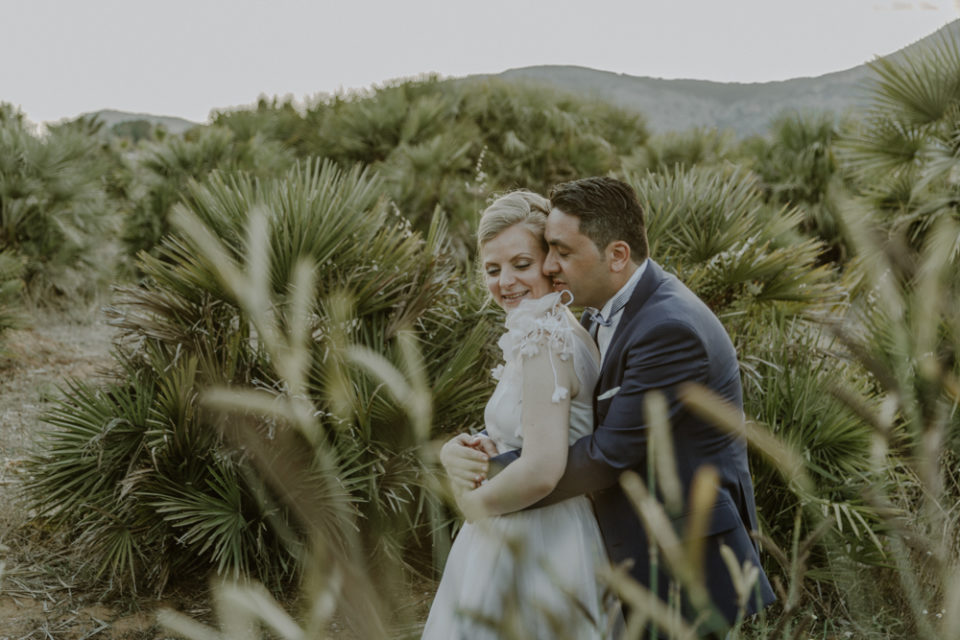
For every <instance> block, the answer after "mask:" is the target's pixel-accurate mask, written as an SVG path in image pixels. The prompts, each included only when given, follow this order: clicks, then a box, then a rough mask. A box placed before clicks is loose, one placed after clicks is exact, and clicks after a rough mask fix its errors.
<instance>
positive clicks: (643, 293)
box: [604, 258, 664, 368]
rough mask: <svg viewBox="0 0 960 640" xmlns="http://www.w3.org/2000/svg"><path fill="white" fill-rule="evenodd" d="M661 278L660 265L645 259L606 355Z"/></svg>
mask: <svg viewBox="0 0 960 640" xmlns="http://www.w3.org/2000/svg"><path fill="white" fill-rule="evenodd" d="M663 276H664V273H663V269H661V268H660V265H658V264H657V263H656V262H654V261H653V260H651V259H649V258H647V266H646V268H645V269H644V271H643V275H641V276H640V280H639V281H638V282H637V286H636V287H634V289H633V294H632V295H631V296H630V299H629V300H627V306H625V307H624V308H623V314H622V315H621V316H620V322H618V323H617V330H616V331H614V332H613V337H612V338H611V339H610V346H609V348H608V350H607V353H608V354H609V353H610V352H611V351H613V350H615V349H617V348H619V347H618V346H617V342H618V341H619V340H620V338H621V337H623V334H624V332H626V330H627V326H628V325H629V324H630V321H631V320H633V317H634V316H635V315H637V313H638V312H639V311H640V309H641V308H642V307H643V305H644V304H646V302H647V300H649V299H650V296H651V295H653V292H654V291H656V289H657V287H659V286H660V282H661V281H662V280H663ZM614 360H615V358H610V357H607V358H604V365H608V364H610V363H611V362H613V361H614ZM604 368H606V367H604Z"/></svg>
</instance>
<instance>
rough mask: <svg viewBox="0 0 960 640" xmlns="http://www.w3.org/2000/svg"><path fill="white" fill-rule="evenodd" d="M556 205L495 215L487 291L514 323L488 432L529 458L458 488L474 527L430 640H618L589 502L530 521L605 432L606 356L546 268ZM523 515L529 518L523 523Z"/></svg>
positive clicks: (526, 199)
mask: <svg viewBox="0 0 960 640" xmlns="http://www.w3.org/2000/svg"><path fill="white" fill-rule="evenodd" d="M549 210H550V205H549V202H548V201H547V200H546V198H543V197H541V196H539V195H537V194H535V193H532V192H529V191H515V192H512V193H509V194H507V195H505V196H502V197H501V198H499V199H498V200H496V201H495V202H494V203H493V204H492V205H491V206H490V207H489V208H487V209H486V211H484V213H483V215H482V217H481V219H480V225H479V229H478V233H477V236H478V245H479V250H480V258H481V264H482V269H483V275H484V279H485V281H486V285H487V288H488V289H489V291H490V294H491V296H492V297H493V299H494V301H495V302H496V303H497V304H499V305H500V306H501V307H503V309H504V310H505V311H506V312H507V317H506V332H505V333H504V334H503V336H502V337H501V338H500V341H499V343H498V344H499V346H500V348H501V349H502V350H503V358H504V363H503V364H502V365H501V366H499V367H497V369H495V370H494V378H495V379H497V381H498V382H497V386H496V389H495V390H494V392H493V395H492V396H491V397H490V401H489V402H488V403H487V407H486V411H485V413H484V421H485V425H486V430H487V434H488V435H489V436H490V438H491V439H492V441H493V442H494V443H495V444H496V446H497V449H498V452H499V453H502V452H504V451H508V450H512V449H521V447H522V451H521V454H520V458H519V459H518V460H517V461H516V462H514V463H513V464H511V465H509V466H507V467H506V468H505V469H504V470H503V471H501V472H500V473H499V474H498V475H496V476H495V477H494V478H492V479H490V480H489V481H486V482H483V483H482V484H479V486H477V487H476V488H473V483H472V482H470V483H464V482H460V483H457V482H456V479H452V480H454V485H455V489H454V492H455V495H456V499H457V504H458V506H459V507H460V509H461V511H462V512H463V514H464V516H465V518H466V520H467V523H466V524H465V525H464V526H463V528H462V529H461V530H460V532H459V534H458V536H457V539H456V540H455V541H454V544H453V547H452V549H451V551H450V555H449V557H448V559H447V564H446V568H445V570H444V573H443V577H442V579H441V581H440V586H439V588H438V590H437V595H436V598H435V599H434V601H433V605H432V607H431V609H430V615H429V617H428V619H427V623H426V626H425V627H424V631H423V638H424V639H430V640H432V639H437V640H441V639H442V640H449V639H454V638H457V639H459V638H463V639H470V640H473V639H477V638H496V637H499V636H500V631H504V632H506V630H508V629H509V630H511V631H513V632H514V635H515V636H516V637H525V638H558V637H569V638H607V637H610V636H611V635H612V632H611V631H610V627H611V626H612V625H611V623H610V622H609V621H608V617H609V616H608V609H609V608H610V604H611V602H610V599H609V598H608V597H607V596H606V595H605V592H604V590H603V588H602V587H601V585H599V584H598V582H597V579H596V575H595V574H596V570H597V569H598V568H599V567H602V566H604V565H605V564H606V563H607V559H606V555H605V552H604V547H603V541H602V538H601V537H600V530H599V527H598V525H597V522H596V519H595V517H594V514H593V510H592V507H591V505H590V502H589V500H588V498H587V497H586V496H582V495H581V496H577V497H574V498H570V499H567V500H563V501H561V502H557V503H555V504H552V505H550V506H546V507H540V508H533V509H527V510H522V509H525V508H526V507H529V506H530V505H533V504H534V503H536V502H537V501H539V500H540V499H541V498H544V497H546V496H547V494H549V493H550V492H551V490H552V489H553V488H554V486H555V485H556V483H557V481H558V480H559V479H560V476H561V475H562V473H563V470H564V467H565V465H566V457H567V448H568V446H569V445H570V444H571V443H572V442H574V441H575V440H577V439H578V438H580V437H581V436H584V435H587V434H589V433H591V432H592V431H593V403H592V395H593V388H594V385H595V384H596V381H597V377H598V375H599V370H600V365H599V359H600V356H599V352H598V350H597V347H596V345H595V344H594V342H593V339H592V338H591V337H590V335H589V334H588V333H587V332H586V330H585V329H584V328H583V327H581V326H580V324H579V323H578V322H577V320H576V319H575V318H574V317H573V315H572V314H571V313H570V311H569V309H568V308H567V305H568V304H569V303H570V302H571V300H570V294H569V292H555V291H553V286H552V283H551V281H550V279H549V278H547V277H546V276H545V275H544V274H543V272H542V270H541V267H542V265H543V261H544V258H545V257H546V253H547V246H546V242H545V241H544V238H543V229H544V224H545V221H546V216H547V213H548V212H549ZM521 510H522V511H521Z"/></svg>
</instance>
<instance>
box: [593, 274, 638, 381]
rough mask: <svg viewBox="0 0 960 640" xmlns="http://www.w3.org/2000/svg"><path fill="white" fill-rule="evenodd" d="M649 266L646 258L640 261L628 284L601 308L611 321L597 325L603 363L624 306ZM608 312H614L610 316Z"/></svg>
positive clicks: (605, 316)
mask: <svg viewBox="0 0 960 640" xmlns="http://www.w3.org/2000/svg"><path fill="white" fill-rule="evenodd" d="M646 268H647V260H646V259H644V261H643V262H641V263H640V266H638V267H637V270H636V271H634V272H633V275H631V276H630V279H629V280H627V282H626V284H624V285H623V286H622V287H620V290H619V291H617V293H616V294H614V296H613V297H612V298H610V299H609V300H607V302H606V304H604V305H603V309H601V310H600V315H601V316H603V317H604V318H605V319H606V320H609V321H610V326H609V327H605V326H603V325H600V326H599V327H597V346H598V347H599V348H600V362H601V363H603V361H604V359H605V358H606V355H607V347H609V346H610V341H611V340H612V339H613V334H614V333H616V331H617V325H619V324H620V317H621V316H622V315H623V308H624V307H625V306H626V302H627V301H628V300H630V298H631V297H632V296H633V290H634V289H636V288H637V283H638V282H639V281H640V276H642V275H643V272H644V271H645V270H646ZM620 301H622V304H618V307H619V308H617V309H614V308H613V305H614V302H620ZM607 314H612V316H608V315H607Z"/></svg>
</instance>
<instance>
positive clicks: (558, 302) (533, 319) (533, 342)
mask: <svg viewBox="0 0 960 640" xmlns="http://www.w3.org/2000/svg"><path fill="white" fill-rule="evenodd" d="M563 293H564V292H562V291H558V292H555V293H548V294H547V295H545V296H543V297H541V298H537V299H536V300H524V301H523V302H521V303H520V305H519V306H518V307H517V308H516V309H514V310H513V311H511V312H510V313H508V314H507V321H506V328H507V332H506V333H504V334H503V335H502V336H500V340H499V342H497V345H498V346H499V347H500V349H501V350H503V358H504V360H505V361H506V362H507V363H510V362H517V363H518V364H519V362H520V361H521V360H522V359H523V358H524V357H525V356H534V355H537V354H538V353H540V349H541V348H543V347H546V348H547V353H548V354H549V357H550V367H551V369H553V381H554V389H553V396H552V397H551V398H550V399H551V400H552V401H553V402H560V401H561V400H564V399H566V398H567V397H568V396H569V395H570V390H569V389H568V388H567V387H565V386H562V385H561V384H560V381H559V379H558V377H557V366H556V363H555V361H554V357H559V358H560V359H561V360H569V359H570V358H572V357H573V348H574V339H575V338H574V335H573V327H571V326H570V322H569V320H568V317H567V313H566V308H567V305H566V304H565V303H564V302H563ZM492 373H493V377H494V378H495V379H496V380H499V379H500V378H501V376H502V375H503V373H504V367H503V365H500V366H498V367H496V368H495V369H494V370H493V371H492Z"/></svg>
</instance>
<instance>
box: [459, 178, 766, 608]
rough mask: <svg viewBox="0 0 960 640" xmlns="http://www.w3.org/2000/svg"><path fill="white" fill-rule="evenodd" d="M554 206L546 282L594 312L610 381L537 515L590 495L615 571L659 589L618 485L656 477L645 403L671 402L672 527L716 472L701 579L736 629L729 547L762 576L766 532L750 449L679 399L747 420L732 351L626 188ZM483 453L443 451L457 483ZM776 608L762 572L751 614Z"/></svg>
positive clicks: (665, 585)
mask: <svg viewBox="0 0 960 640" xmlns="http://www.w3.org/2000/svg"><path fill="white" fill-rule="evenodd" d="M550 203H551V207H552V209H551V212H550V215H549V216H548V218H547V225H546V232H545V236H546V240H547V243H548V245H549V247H550V249H549V253H548V256H547V258H546V261H545V262H544V266H543V271H544V273H545V274H546V275H548V276H550V277H551V279H552V280H553V283H554V286H555V288H556V289H558V290H560V289H567V290H569V291H570V292H571V293H572V294H573V298H574V301H575V304H577V305H582V306H584V307H587V308H588V314H587V315H588V316H589V317H590V321H589V322H588V323H587V324H586V326H587V327H588V328H589V329H590V330H591V333H592V335H594V336H595V338H596V340H597V344H598V346H599V348H600V353H601V372H600V379H599V381H598V383H597V387H596V389H595V391H594V418H595V425H596V426H595V430H594V433H593V434H592V435H590V436H585V437H583V438H581V439H580V440H578V441H577V442H575V443H574V444H573V445H572V446H571V447H570V450H569V453H568V457H567V466H566V471H565V472H564V475H563V477H562V478H561V480H560V482H559V484H558V485H557V488H556V489H555V490H554V492H553V493H552V494H551V495H550V496H549V497H548V498H546V499H545V500H544V501H543V502H542V503H539V504H538V505H535V506H542V505H543V504H549V503H551V502H555V501H557V500H562V499H564V498H566V497H570V496H573V495H579V494H584V493H586V494H588V495H590V496H591V498H592V499H593V503H594V507H595V510H596V514H597V519H598V521H599V523H600V529H601V531H602V533H603V537H604V542H605V544H606V547H607V552H608V554H609V556H610V560H611V561H612V562H613V563H614V564H618V563H621V562H623V561H628V562H629V563H630V564H631V570H630V573H631V575H632V576H633V577H634V578H635V579H636V580H637V581H639V582H640V583H641V584H644V585H647V586H649V585H650V584H651V580H650V555H649V538H648V536H647V532H646V530H645V528H644V526H643V524H642V523H641V521H640V518H639V517H638V515H637V514H636V512H635V510H634V508H633V506H632V505H631V503H630V501H629V499H628V497H627V496H626V494H625V493H624V491H623V489H622V488H621V485H620V483H619V479H620V476H621V474H622V473H623V472H625V471H634V472H636V473H638V474H639V476H640V477H641V478H643V479H646V478H647V477H648V474H647V468H648V465H649V464H652V462H651V461H650V460H648V440H649V436H650V433H649V429H648V426H647V424H646V419H645V412H644V402H645V397H646V394H647V392H650V391H658V392H660V393H662V394H663V395H664V396H665V398H666V401H667V407H668V417H669V422H670V430H671V434H672V440H673V450H674V454H675V455H674V457H675V461H674V462H675V467H676V471H677V476H678V479H679V481H680V484H681V487H682V489H683V496H684V502H683V506H682V508H681V509H680V512H679V513H677V514H676V515H674V516H673V525H674V528H675V530H676V531H677V532H678V533H679V534H682V533H683V532H684V531H685V523H686V520H687V519H688V518H689V517H690V513H689V505H688V504H687V501H686V499H687V498H688V497H689V489H690V487H691V484H692V482H693V479H694V476H695V474H696V473H697V471H698V470H699V469H701V468H703V467H704V466H707V465H709V466H711V467H712V468H713V469H715V470H716V473H717V478H718V482H717V487H716V489H717V491H716V498H715V501H714V504H713V507H712V509H711V510H710V512H709V513H708V514H700V515H701V516H704V515H705V516H706V523H707V524H706V529H705V531H704V536H705V538H704V540H703V548H704V567H703V569H704V574H705V578H706V587H707V590H708V592H709V595H710V599H711V601H712V602H713V604H714V606H715V607H716V608H717V610H718V611H719V612H720V613H721V614H722V616H723V617H724V618H725V619H726V620H727V622H733V621H734V619H735V617H736V615H737V611H738V603H737V595H736V592H735V589H734V586H733V581H732V579H731V577H730V574H729V571H728V569H727V567H726V565H725V563H724V561H723V558H722V556H721V553H720V549H721V547H722V546H723V545H726V546H727V547H729V548H730V549H731V550H732V551H733V552H734V555H735V556H736V558H737V561H738V564H739V565H741V566H742V565H743V564H744V562H749V563H752V564H753V565H754V566H756V567H758V568H759V567H760V561H759V557H758V551H757V546H756V543H755V542H754V541H753V540H752V539H751V537H750V532H751V531H754V530H756V528H757V524H756V509H755V505H754V497H753V484H752V481H751V478H750V471H749V468H748V466H747V450H746V443H745V442H744V441H743V440H742V439H741V438H738V437H735V436H732V435H730V434H728V433H725V432H723V431H720V430H718V429H716V428H715V427H713V426H712V425H711V424H709V423H708V422H706V421H705V420H703V419H701V418H699V417H698V416H697V415H695V414H693V413H692V412H691V411H690V410H689V409H688V408H687V407H685V406H684V404H683V403H682V401H681V400H680V398H679V395H678V392H679V390H680V388H681V387H682V386H683V385H684V384H686V383H691V382H693V383H698V384H700V385H703V386H705V387H707V388H708V389H710V390H711V391H713V392H714V393H715V394H717V395H719V396H720V397H722V398H723V399H724V400H725V401H726V402H728V403H729V404H730V405H732V406H735V407H737V408H738V409H742V395H741V387H740V370H739V364H738V361H737V356H736V352H735V351H734V348H733V344H732V343H731V341H730V338H729V336H728V335H727V333H726V331H725V330H724V328H723V326H722V325H721V323H720V321H719V320H718V319H717V317H716V316H715V315H714V314H713V312H711V311H710V309H708V308H707V306H706V305H705V304H704V303H703V302H702V301H701V300H700V299H699V298H697V296H696V295H694V294H693V293H692V292H691V291H690V290H689V289H688V288H687V287H686V286H685V285H684V284H683V283H681V282H680V281H679V280H678V279H677V278H676V277H674V276H673V275H671V274H669V273H666V272H665V271H664V270H663V269H662V268H661V267H660V266H659V265H657V263H655V262H654V261H653V260H651V259H650V258H649V257H648V246H647V239H646V229H645V225H644V219H643V211H642V209H641V206H640V204H639V202H638V200H637V198H636V194H635V193H634V192H633V189H631V188H630V187H629V186H628V185H626V184H625V183H623V182H620V181H618V180H615V179H612V178H586V179H583V180H575V181H572V182H567V183H564V184H561V185H558V186H556V187H555V188H554V189H553V191H552V192H551V194H550ZM591 308H592V309H591ZM596 309H599V312H597V311H596ZM591 311H592V313H591ZM470 445H474V448H471V447H470ZM476 445H477V441H476V440H471V439H470V438H469V437H467V436H458V437H457V438H455V439H454V440H452V441H451V442H449V443H448V444H447V445H445V447H444V451H443V453H442V455H441V460H442V461H443V463H444V465H445V466H446V467H447V468H448V473H451V475H456V474H460V476H461V477H470V476H471V474H473V475H483V464H484V458H485V456H484V455H483V454H482V453H481V452H479V451H478V450H477V449H476ZM516 456H517V454H516V452H513V453H512V454H504V455H502V456H498V457H496V458H494V459H493V463H494V465H493V468H494V469H496V468H497V466H498V465H503V464H509V462H511V461H512V459H515V458H516ZM468 461H469V463H468ZM478 465H479V466H478ZM478 469H479V473H477V471H478ZM659 573H660V575H659V576H658V580H657V587H658V588H657V590H658V592H659V595H660V598H661V599H662V600H663V601H664V602H666V601H667V598H668V593H669V585H670V582H671V577H670V576H669V575H668V574H667V573H666V572H665V570H664V563H663V562H662V561H661V562H660V572H659ZM773 600H774V596H773V591H772V589H771V588H770V584H769V582H768V580H767V577H766V575H765V574H764V573H763V570H762V569H760V572H759V576H758V579H757V584H756V595H755V596H754V597H751V598H750V599H749V601H748V603H747V608H746V612H747V613H748V614H749V613H753V612H755V611H757V609H758V608H761V607H763V606H765V605H767V604H769V603H770V602H772V601H773ZM687 613H688V614H689V613H691V612H687Z"/></svg>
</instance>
